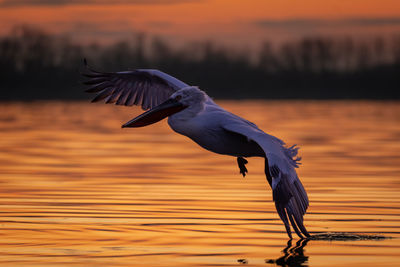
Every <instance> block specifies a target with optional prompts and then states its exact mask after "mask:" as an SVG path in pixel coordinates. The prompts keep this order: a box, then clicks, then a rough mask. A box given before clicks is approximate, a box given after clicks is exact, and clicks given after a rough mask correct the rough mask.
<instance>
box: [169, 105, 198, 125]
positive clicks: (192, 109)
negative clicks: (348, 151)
mask: <svg viewBox="0 0 400 267" xmlns="http://www.w3.org/2000/svg"><path fill="white" fill-rule="evenodd" d="M204 107H205V105H204V102H200V103H195V104H192V105H190V106H189V107H187V108H185V109H184V110H182V111H180V112H178V113H175V114H174V115H171V116H170V117H169V119H170V120H173V121H187V120H190V119H192V118H193V117H196V116H197V115H198V114H199V113H200V112H202V111H203V110H204Z"/></svg>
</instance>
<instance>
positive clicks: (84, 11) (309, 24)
mask: <svg viewBox="0 0 400 267" xmlns="http://www.w3.org/2000/svg"><path fill="white" fill-rule="evenodd" d="M21 24H28V25H32V26H37V27H41V28H43V29H44V30H46V31H48V32H50V33H55V34H65V35H68V36H70V38H71V39H73V40H76V41H78V42H92V41H96V42H101V43H110V42H115V41H118V40H121V39H127V38H129V36H132V34H133V33H146V34H147V35H149V36H161V37H162V38H164V39H166V40H168V41H170V42H172V43H176V44H182V43H186V42H192V41H204V40H207V41H215V42H217V43H220V44H223V45H231V46H239V47H246V46H252V45H255V44H259V43H261V42H263V41H265V40H269V41H271V42H280V41H284V40H288V39H298V38H302V37H307V36H315V35H319V36H320V35H328V36H331V35H333V36H357V37H358V36H360V37H365V36H367V37H369V36H377V35H393V34H395V33H400V1H399V0H346V1H345V0H323V1H321V0H301V1H300V0H246V1H245V0H242V1H238V0H186V1H184V0H147V1H146V0H130V1H128V0H116V1H106V0H70V1H67V0H0V26H1V27H0V35H5V34H7V33H8V32H9V31H10V30H11V29H12V28H13V27H14V26H15V25H21Z"/></svg>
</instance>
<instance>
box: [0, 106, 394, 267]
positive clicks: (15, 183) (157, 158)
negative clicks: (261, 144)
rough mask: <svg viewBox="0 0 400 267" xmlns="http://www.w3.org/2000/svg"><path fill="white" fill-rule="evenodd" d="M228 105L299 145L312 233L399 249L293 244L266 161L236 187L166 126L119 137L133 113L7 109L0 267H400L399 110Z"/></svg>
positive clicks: (254, 164)
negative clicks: (363, 236)
mask: <svg viewBox="0 0 400 267" xmlns="http://www.w3.org/2000/svg"><path fill="white" fill-rule="evenodd" d="M221 104H222V105H223V106H224V107H225V108H227V109H228V110H230V111H232V112H234V113H237V114H239V115H241V116H244V117H245V118H247V119H249V120H251V121H253V122H255V123H256V124H258V125H259V126H260V127H261V128H262V129H264V130H265V131H267V132H268V133H270V134H273V135H276V136H278V137H280V138H282V139H283V140H285V141H286V142H287V143H288V144H298V145H300V147H301V150H300V154H301V156H302V157H303V160H302V163H303V164H302V165H301V167H300V169H298V173H299V176H300V178H301V180H302V182H303V184H304V186H305V188H306V189H307V191H308V193H309V197H310V203H311V205H310V208H309V211H308V213H307V215H306V216H305V224H306V226H307V228H308V230H309V231H310V232H311V233H314V234H318V233H325V232H346V233H349V234H354V233H359V234H368V235H383V236H386V237H392V238H390V239H385V240H379V241H377V240H362V241H323V240H322V241H321V240H302V241H299V240H293V241H292V242H289V243H288V239H287V235H286V233H285V230H284V227H283V225H282V223H281V221H280V220H279V218H278V215H277V214H276V212H275V209H274V205H273V203H272V201H271V199H272V196H271V190H270V189H269V187H268V185H267V182H266V180H265V176H264V173H263V169H264V166H263V160H262V159H258V158H250V159H249V164H248V165H247V167H248V169H249V174H248V176H246V178H242V177H241V175H240V174H239V169H238V167H237V164H236V159H235V158H232V157H228V156H221V155H216V154H212V153H210V152H208V151H205V150H203V149H202V148H200V147H198V146H197V145H196V144H195V143H193V142H192V141H191V140H189V139H187V138H186V137H183V136H180V135H178V134H175V133H174V132H173V131H172V130H170V129H169V127H168V126H167V124H166V122H165V121H163V122H160V123H158V124H155V125H153V126H149V127H146V128H140V129H121V128H120V126H121V125H122V124H123V123H125V122H126V121H128V120H130V119H131V118H132V117H133V116H135V115H137V114H138V113H139V112H140V110H139V108H127V107H117V106H111V105H104V104H89V103H86V102H71V103H64V102H34V103H2V104H1V106H0V129H1V130H0V184H1V187H0V213H1V217H0V264H2V266H46V265H48V266H50V265H51V266H54V265H70V266H101V265H102V266H107V265H113V266H122V265H138V266H140V265H151V266H218V265H219V266H232V265H239V264H246V263H247V264H248V265H249V266H252V265H254V266H256V265H258V266H273V265H285V264H286V265H289V266H290V265H293V266H349V265H354V266H395V265H399V264H400V253H399V251H400V250H399V249H400V239H399V237H400V210H399V209H400V180H399V178H400V157H399V151H400V142H399V140H400V105H399V103H398V102H362V101H361V102H346V101H345V102H313V101H304V102H301V101H298V102H293V101H290V102H289V101H288V102H285V101H272V102H269V101H241V102H226V101H225V102H221ZM296 264H297V265H296Z"/></svg>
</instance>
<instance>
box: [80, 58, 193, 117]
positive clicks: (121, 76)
mask: <svg viewBox="0 0 400 267" xmlns="http://www.w3.org/2000/svg"><path fill="white" fill-rule="evenodd" d="M85 66H86V69H85V72H84V73H82V75H83V76H85V77H86V78H88V80H87V81H85V82H84V84H86V85H88V86H89V88H88V89H87V90H86V92H89V93H96V96H95V97H94V98H93V100H92V102H98V101H101V100H104V101H105V103H115V104H117V105H125V106H132V105H138V106H142V108H143V109H144V110H146V109H150V108H153V107H155V106H157V105H159V104H161V103H162V102H164V101H165V100H167V99H168V98H169V97H170V96H171V95H172V94H173V93H175V92H176V91H178V90H180V89H182V88H184V87H187V86H188V85H187V84H186V83H184V82H182V81H180V80H178V79H176V78H175V77H172V76H170V75H168V74H166V73H164V72H162V71H159V70H152V69H136V70H131V71H122V72H100V71H95V70H93V69H91V68H89V67H88V66H87V64H86V61H85Z"/></svg>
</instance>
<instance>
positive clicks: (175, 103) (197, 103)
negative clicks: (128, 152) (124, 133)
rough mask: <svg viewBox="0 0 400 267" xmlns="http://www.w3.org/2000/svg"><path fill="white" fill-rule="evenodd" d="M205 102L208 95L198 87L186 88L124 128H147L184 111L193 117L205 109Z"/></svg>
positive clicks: (123, 126) (126, 124)
mask: <svg viewBox="0 0 400 267" xmlns="http://www.w3.org/2000/svg"><path fill="white" fill-rule="evenodd" d="M205 101H206V94H205V93H204V92H203V91H201V90H200V89H199V88H198V87H195V86H189V87H185V88H183V89H181V90H179V91H177V92H175V93H174V94H172V95H171V96H170V97H169V98H168V100H167V101H165V102H163V103H161V104H160V105H158V106H156V107H154V108H152V109H150V110H148V111H146V112H145V113H143V114H141V115H139V116H137V117H136V118H134V119H132V120H130V121H129V122H127V123H125V124H124V125H122V128H125V127H131V128H134V127H143V126H147V125H150V124H153V123H156V122H158V121H160V120H162V119H164V118H166V117H168V116H172V115H174V114H179V112H181V111H183V110H186V111H187V116H193V114H197V113H198V112H200V111H201V110H202V109H203V108H204V102H205Z"/></svg>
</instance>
